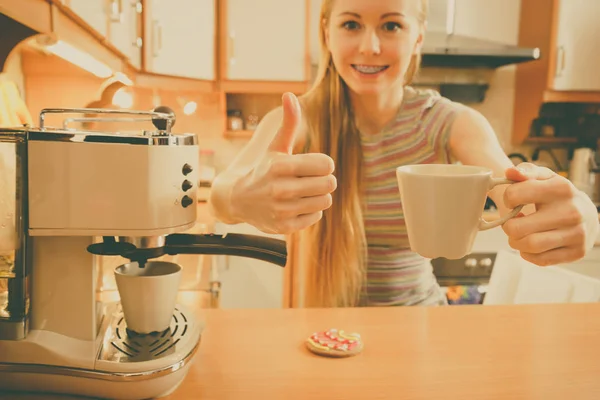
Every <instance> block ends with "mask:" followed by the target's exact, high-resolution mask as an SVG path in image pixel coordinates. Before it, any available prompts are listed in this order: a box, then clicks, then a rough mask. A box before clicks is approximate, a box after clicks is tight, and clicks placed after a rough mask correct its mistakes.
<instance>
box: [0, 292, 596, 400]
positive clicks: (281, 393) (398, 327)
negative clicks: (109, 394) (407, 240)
mask: <svg viewBox="0 0 600 400" xmlns="http://www.w3.org/2000/svg"><path fill="white" fill-rule="evenodd" d="M203 312H204V313H205V317H206V323H207V328H206V330H205V331H204V334H203V338H202V343H201V345H200V349H199V350H198V353H197V355H196V358H195V360H194V362H193V365H192V367H191V369H190V372H189V374H188V376H187V378H186V379H185V381H184V382H183V384H182V385H181V386H180V387H179V388H178V389H177V390H176V391H175V392H173V393H172V394H171V395H170V396H167V397H166V399H169V400H171V399H172V400H187V399H190V400H191V399H194V400H196V399H211V400H218V399H228V400H236V399H240V400H241V399H244V400H247V399H285V400H295V399H299V400H300V399H302V400H304V399H327V400H333V399H344V400H352V399H454V398H473V399H479V400H484V399H486V400H492V399H497V400H506V399H528V400H534V399H540V400H541V399H543V400H552V399H561V400H562V399H567V398H568V399H577V400H586V399H590V400H591V399H599V398H600V379H599V377H600V363H599V362H598V360H600V345H599V344H598V338H599V337H600V318H598V315H600V303H594V304H555V305H519V306H512V305H511V306H454V307H390V308H386V307H382V308H349V309H280V310H259V309H253V310H241V309H238V310H204V311H203ZM327 328H339V329H344V330H346V331H349V332H350V331H355V332H359V333H360V334H361V335H362V337H363V339H364V342H365V348H364V351H363V352H362V353H361V354H359V355H358V356H355V357H351V358H345V359H332V358H324V357H319V356H316V355H313V354H312V353H310V352H309V351H308V350H307V349H306V348H305V347H304V342H303V341H304V339H305V338H306V337H307V336H308V335H310V334H311V333H313V332H314V331H317V330H324V329H327ZM0 398H3V399H4V398H8V397H2V396H1V395H0ZM10 398H11V399H25V398H27V399H34V398H38V399H51V398H52V399H54V398H58V397H51V396H37V397H33V396H28V397H24V396H21V397H19V396H14V395H11V396H10ZM62 398H64V397H62Z"/></svg>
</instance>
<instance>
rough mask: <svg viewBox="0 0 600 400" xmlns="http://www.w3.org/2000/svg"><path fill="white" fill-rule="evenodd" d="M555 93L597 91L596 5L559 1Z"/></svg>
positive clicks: (599, 37)
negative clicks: (557, 91) (561, 91)
mask: <svg viewBox="0 0 600 400" xmlns="http://www.w3.org/2000/svg"><path fill="white" fill-rule="evenodd" d="M558 12H559V14H558V37H557V40H556V42H557V52H556V54H557V59H556V72H555V76H554V87H553V89H555V90H582V91H586V90H594V91H597V90H600V72H599V71H600V67H599V65H600V2H599V1H590V0H561V1H560V7H559V11H558Z"/></svg>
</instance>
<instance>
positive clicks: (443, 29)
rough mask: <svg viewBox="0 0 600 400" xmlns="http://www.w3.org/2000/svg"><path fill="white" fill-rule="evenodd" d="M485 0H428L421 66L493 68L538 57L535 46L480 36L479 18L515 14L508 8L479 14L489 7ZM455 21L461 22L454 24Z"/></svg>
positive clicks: (514, 16) (506, 16)
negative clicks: (495, 40)
mask: <svg viewBox="0 0 600 400" xmlns="http://www.w3.org/2000/svg"><path fill="white" fill-rule="evenodd" d="M487 1H488V0H429V17H428V21H427V22H428V28H427V31H426V32H425V42H424V43H423V48H422V49H421V54H422V66H423V67H451V68H485V69H495V68H498V67H501V66H504V65H510V64H517V63H522V62H527V61H532V60H537V59H539V58H540V49H539V48H528V47H520V46H514V45H508V44H503V43H496V42H493V41H489V40H486V39H484V38H485V37H486V33H487V32H482V31H479V30H480V29H485V26H486V25H485V23H484V24H482V23H481V22H482V20H481V18H494V20H497V18H498V17H499V18H505V19H506V18H510V19H513V18H519V15H518V13H514V12H513V13H511V12H510V11H509V12H508V13H507V14H506V15H504V16H497V15H491V14H490V13H493V11H487V14H484V15H481V14H480V12H483V11H484V10H485V9H487V8H489V4H488V5H487V7H486V6H485V5H484V4H482V3H487ZM523 1H528V0H523ZM474 7H475V8H474ZM477 7H480V8H477ZM496 7H497V5H496ZM457 17H458V18H457ZM473 19H477V21H473ZM484 20H485V19H484ZM457 21H459V23H460V24H461V26H457ZM505 22H507V25H510V24H509V23H508V22H511V23H512V22H514V21H505ZM474 27H479V28H474ZM491 29H494V28H491ZM466 32H468V33H467V34H465V33H466ZM494 37H497V35H494Z"/></svg>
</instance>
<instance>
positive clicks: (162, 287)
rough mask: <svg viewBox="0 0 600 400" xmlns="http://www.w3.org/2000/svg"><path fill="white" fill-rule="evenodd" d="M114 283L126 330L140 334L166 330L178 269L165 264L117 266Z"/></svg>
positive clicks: (171, 316) (176, 287)
mask: <svg viewBox="0 0 600 400" xmlns="http://www.w3.org/2000/svg"><path fill="white" fill-rule="evenodd" d="M115 280H116V282H117V288H118V290H119V296H120V297H121V307H122V308H123V316H124V317H125V322H126V323H127V328H128V329H130V330H132V331H134V332H136V333H140V334H148V333H152V332H162V331H164V330H165V329H167V328H169V326H170V325H171V319H172V318H173V312H174V311H175V305H176V303H177V292H178V289H179V284H180V282H181V266H180V265H179V264H175V263H172V262H167V261H148V262H146V264H145V266H144V268H140V266H139V264H138V263H137V262H131V263H127V264H123V265H120V266H118V267H117V268H116V269H115Z"/></svg>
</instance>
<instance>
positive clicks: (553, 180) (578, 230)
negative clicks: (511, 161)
mask: <svg viewBox="0 0 600 400" xmlns="http://www.w3.org/2000/svg"><path fill="white" fill-rule="evenodd" d="M506 177H507V178H508V179H511V180H515V181H519V182H518V183H514V184H512V185H510V186H508V188H507V189H506V191H505V192H504V204H505V206H506V207H508V208H514V207H516V206H517V205H519V204H534V205H535V212H533V213H531V214H529V215H525V216H521V217H519V218H512V219H510V220H508V221H507V222H506V223H505V224H504V225H503V229H504V232H506V234H507V235H508V238H509V245H510V246H511V247H512V248H513V249H515V250H518V251H519V252H520V253H521V257H523V259H525V260H527V261H529V262H532V263H534V264H537V265H540V266H548V265H555V264H561V263H567V262H571V261H575V260H578V259H580V258H582V257H583V256H585V254H586V252H587V251H588V250H589V249H591V248H592V247H593V245H594V241H595V239H596V236H597V235H598V229H599V223H598V212H597V209H596V207H595V206H594V204H593V203H592V201H591V200H590V198H589V197H588V196H587V195H586V194H585V193H584V192H582V191H580V190H578V189H577V188H575V186H574V185H573V184H572V183H571V182H570V181H569V180H568V179H566V178H564V177H562V176H560V175H558V174H556V173H554V172H553V171H552V170H550V169H548V168H544V167H539V166H536V165H534V164H530V163H521V164H519V165H518V166H517V167H513V168H509V169H508V170H507V171H506Z"/></svg>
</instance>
